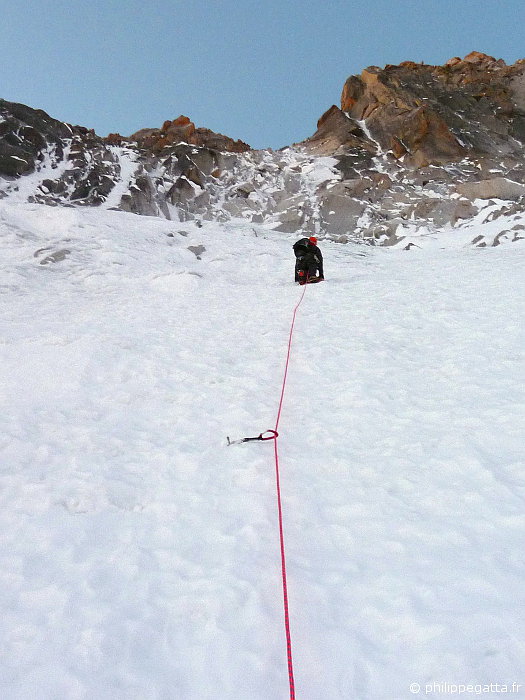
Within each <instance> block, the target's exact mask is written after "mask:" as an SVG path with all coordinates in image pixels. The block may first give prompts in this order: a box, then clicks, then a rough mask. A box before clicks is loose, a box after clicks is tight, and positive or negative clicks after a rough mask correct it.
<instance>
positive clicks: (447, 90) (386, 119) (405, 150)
mask: <svg viewBox="0 0 525 700" xmlns="http://www.w3.org/2000/svg"><path fill="white" fill-rule="evenodd" d="M524 94H525V77H524V68H523V64H522V62H521V61H518V62H517V63H516V64H514V65H513V66H506V64H505V62H504V61H502V60H501V59H499V60H497V59H496V58H494V57H493V56H488V55H487V54H484V53H480V52H477V51H473V52H471V53H470V54H468V55H467V56H466V57H465V58H464V59H461V58H459V57H457V56H456V57H454V58H452V59H450V60H449V61H447V62H446V64H445V65H444V66H431V65H426V64H423V63H415V62H414V61H404V62H403V63H401V64H400V65H399V66H394V65H387V66H385V68H383V69H381V68H378V67H377V66H369V67H368V68H366V69H365V70H363V72H362V73H361V75H360V76H355V75H354V76H351V77H349V78H348V80H347V81H346V82H345V84H344V86H343V90H342V93H341V110H342V111H343V112H345V113H347V114H348V115H350V116H351V117H353V118H354V119H355V120H357V121H360V120H365V121H366V125H367V128H368V129H369V130H370V133H371V134H372V136H373V138H374V139H376V140H377V141H378V142H379V144H380V145H381V148H382V149H383V151H391V153H392V155H393V156H394V157H395V158H401V157H403V156H406V157H407V159H406V163H407V164H412V165H414V166H416V167H422V166H424V165H426V164H439V163H444V162H449V161H454V160H459V159H461V158H463V157H464V156H465V155H466V154H467V153H469V151H470V152H472V153H473V154H476V153H480V154H483V153H487V154H490V153H492V152H496V151H497V150H498V149H499V148H503V149H505V148H508V142H509V137H513V138H515V139H517V140H518V141H521V142H524V141H525V116H524V115H523V114H522V112H523V109H522V106H523V102H524V97H523V96H524ZM476 125H479V126H476ZM324 128H325V131H326V128H327V127H324ZM465 134H467V137H466V138H465ZM325 140H326V141H327V142H328V135H327V134H325ZM505 144H507V145H506V146H505Z"/></svg>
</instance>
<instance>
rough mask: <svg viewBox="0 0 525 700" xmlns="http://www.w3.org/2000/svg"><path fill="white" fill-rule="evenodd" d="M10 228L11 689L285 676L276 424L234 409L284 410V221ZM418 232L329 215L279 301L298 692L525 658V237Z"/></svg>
mask: <svg viewBox="0 0 525 700" xmlns="http://www.w3.org/2000/svg"><path fill="white" fill-rule="evenodd" d="M0 236H1V240H2V250H3V255H2V260H1V267H2V278H1V284H0V328H1V334H0V353H1V355H0V481H1V490H0V533H1V534H0V608H1V615H0V640H1V642H0V697H1V698H2V700H57V699H61V700H62V699H67V700H88V699H89V700H91V699H95V698H96V699H97V700H212V699H213V700H240V699H241V698H250V699H251V700H275V699H277V698H286V697H288V680H287V670H286V649H285V640H284V628H283V620H282V617H283V616H282V593H281V578H280V577H281V573H280V559H279V542H278V530H277V512H276V500H275V480H274V464H273V449H272V443H265V444H257V443H248V444H243V445H237V446H232V447H226V436H227V435H229V436H231V437H232V438H237V437H242V436H245V435H257V434H258V433H259V432H261V431H263V430H266V429H267V428H271V427H273V425H274V422H275V416H276V411H277V404H278V399H279V391H280V387H281V380H282V372H283V368H284V360H285V353H286V343H287V337H288V331H289V327H290V322H291V312H292V309H293V307H294V305H295V303H296V302H297V300H298V297H299V293H300V289H299V288H297V287H295V286H294V284H293V283H292V282H291V280H292V277H293V260H292V255H291V243H292V242H293V239H292V238H288V237H285V236H283V234H277V233H275V232H273V231H271V230H268V229H264V228H263V227H255V226H253V225H241V224H239V225H237V226H235V225H223V226H219V225H218V224H211V223H210V224H208V225H205V226H203V227H202V228H198V227H197V226H195V225H193V224H191V223H185V224H181V223H176V222H169V221H165V220H160V219H154V218H149V217H148V218H145V217H142V218H141V217H136V216H134V215H130V214H124V213H121V212H113V211H103V210H100V209H98V210H97V209H89V210H88V209H82V210H81V209H74V208H51V207H44V206H37V205H30V204H10V203H7V204H3V205H2V206H1V208H0ZM423 239H424V237H422V238H421V239H418V244H419V243H421V241H423V242H424V240H423ZM429 240H430V242H431V245H430V246H429V247H428V248H425V247H423V249H421V250H419V249H416V248H413V249H411V250H410V251H403V250H386V249H371V248H365V247H357V246H350V245H347V246H342V245H337V244H335V243H328V242H327V243H325V244H324V245H322V248H323V252H324V254H325V269H326V275H327V281H326V282H325V283H323V284H320V285H315V286H312V287H308V288H307V291H306V294H305V297H304V301H303V304H302V306H301V308H300V310H299V314H298V317H297V323H296V331H295V336H294V344H293V348H292V359H291V365H290V371H289V377H288V386H287V393H286V396H285V405H284V410H283V414H282V418H281V423H280V430H281V437H280V440H279V445H280V447H279V450H280V459H281V479H282V483H281V487H282V495H283V508H284V524H285V538H286V549H287V565H288V586H289V596H290V614H291V632H292V643H293V652H294V663H295V676H296V686H297V698H298V699H300V700H339V699H341V700H343V699H344V700H348V699H349V698H352V699H355V700H399V699H401V698H409V697H413V695H412V693H411V692H410V690H409V686H410V684H412V683H419V684H420V685H421V694H422V695H424V696H425V697H429V698H435V697H442V694H441V693H439V692H437V691H436V692H434V689H432V688H430V689H429V688H427V690H428V692H425V686H426V684H432V683H443V682H448V683H479V684H484V683H509V684H510V683H512V682H518V683H525V647H524V644H523V629H524V623H525V592H524V587H523V580H524V577H525V555H524V548H523V542H524V541H525V539H524V535H525V515H524V512H523V506H524V497H525V477H524V473H523V443H522V438H523V434H524V427H525V426H524V415H525V412H524V410H523V408H524V396H523V350H522V349H523V345H524V343H523V336H522V332H521V328H522V321H523V318H522V301H521V296H522V294H521V292H522V291H523V277H522V269H523V256H524V249H523V247H522V246H519V247H518V246H516V245H512V246H501V247H498V248H486V249H473V248H471V247H463V243H462V242H461V241H454V240H453V233H452V232H450V233H449V234H447V236H445V237H444V239H443V241H444V243H443V244H442V245H438V244H437V243H436V242H435V239H434V238H432V239H429ZM200 245H203V246H204V247H205V248H206V250H205V251H204V252H202V253H201V255H200V256H199V257H200V258H201V259H198V257H197V256H196V255H195V253H194V252H192V251H190V250H188V247H189V246H200ZM196 250H197V251H198V250H199V249H198V248H197V249H196ZM53 260H56V262H53ZM524 690H525V688H524V686H523V685H522V687H521V694H520V693H517V694H514V695H513V697H524V696H525V692H524ZM483 697H500V695H496V694H491V693H490V692H487V693H485V694H484V695H483Z"/></svg>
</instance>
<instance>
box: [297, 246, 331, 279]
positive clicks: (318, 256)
mask: <svg viewBox="0 0 525 700" xmlns="http://www.w3.org/2000/svg"><path fill="white" fill-rule="evenodd" d="M293 251H294V253H295V258H296V260H295V281H296V282H299V284H305V283H306V281H307V280H308V282H320V281H321V280H324V272H323V255H322V253H321V251H320V250H319V248H318V247H317V238H316V237H315V236H310V238H301V239H300V240H298V241H297V242H296V243H294V245H293Z"/></svg>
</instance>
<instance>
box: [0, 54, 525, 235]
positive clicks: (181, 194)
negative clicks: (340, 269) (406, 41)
mask: <svg viewBox="0 0 525 700" xmlns="http://www.w3.org/2000/svg"><path fill="white" fill-rule="evenodd" d="M524 144H525V60H521V61H518V62H517V63H515V64H514V65H512V66H507V65H506V64H505V63H504V61H502V60H497V59H495V58H493V57H491V56H486V55H485V54H481V53H476V52H472V53H470V54H468V55H467V56H466V57H465V58H463V59H461V58H457V57H455V58H452V59H450V60H449V61H447V63H446V64H445V65H443V66H430V65H425V64H420V63H413V62H409V61H408V62H404V63H402V64H400V65H399V66H390V65H389V66H386V67H385V68H382V69H381V68H378V67H375V66H371V67H369V68H366V69H365V70H364V71H363V72H362V73H361V75H360V76H351V77H350V78H348V80H347V81H346V82H345V84H344V86H343V91H342V96H341V106H340V107H337V106H336V105H332V106H331V107H330V108H329V109H328V110H327V111H326V112H325V113H324V114H323V115H322V116H321V118H320V119H319V121H318V123H317V130H316V131H315V133H314V134H313V135H312V136H311V137H310V138H309V139H307V140H306V141H304V142H302V143H298V144H294V145H293V146H291V147H289V148H284V149H281V150H280V151H276V152H274V151H272V150H270V149H269V150H260V151H256V150H252V149H250V147H249V146H248V145H247V144H245V143H243V142H242V141H236V140H234V139H232V138H230V137H227V136H223V135H221V134H216V133H214V132H212V131H210V130H209V129H204V128H200V127H196V126H195V124H194V123H193V122H192V121H191V120H190V119H189V118H188V117H185V116H180V117H178V118H176V119H174V120H168V121H166V122H164V124H163V125H162V126H161V127H160V128H158V129H141V130H140V131H138V132H136V133H135V134H132V135H131V136H129V137H125V136H121V135H119V134H110V135H109V136H108V137H106V138H101V137H100V136H98V135H97V134H95V133H94V131H93V130H89V129H86V128H84V127H80V126H72V125H69V124H64V123H63V122H60V121H58V120H56V119H53V118H51V117H50V116H49V115H47V114H46V113H45V112H42V111H41V110H34V109H31V108H30V107H26V106H24V105H19V104H14V103H9V102H6V101H0V198H2V197H10V196H13V197H15V196H16V197H24V198H26V199H29V200H30V201H34V202H39V203H45V204H49V205H55V206H56V205H64V204H66V205H69V206H71V205H84V206H89V205H97V206H104V207H108V208H114V209H120V210H122V211H126V212H131V213H134V214H141V215H147V216H162V217H166V218H169V219H177V220H179V221H185V220H188V219H194V220H197V221H206V220H216V221H222V222H225V221H230V220H234V219H238V218H241V219H244V220H247V221H250V222H253V223H254V224H265V225H267V226H271V227H272V228H273V229H275V230H278V231H282V232H283V233H299V232H306V231H308V232H316V233H317V235H318V236H324V237H325V238H331V239H332V240H336V241H341V242H346V241H359V242H365V243H369V244H372V245H405V243H406V247H407V248H410V247H411V246H413V243H412V241H411V239H410V236H411V235H413V234H414V232H417V231H419V230H424V231H426V232H432V231H438V230H441V229H442V228H443V227H448V228H449V229H451V230H453V229H454V228H459V227H462V226H468V225H469V222H470V221H472V220H473V218H474V217H476V221H484V220H487V221H488V220H490V221H497V219H498V217H499V216H502V217H507V219H508V217H515V218H516V221H515V222H513V226H512V227H510V228H509V230H508V231H506V232H498V231H496V233H495V234H494V235H493V236H492V239H491V238H490V237H489V238H486V237H485V236H483V237H482V238H481V239H480V238H479V236H476V235H473V238H472V242H473V244H474V245H478V246H486V245H499V244H501V243H503V242H507V241H518V240H520V241H521V240H523V238H524V236H523V235H522V233H521V231H522V229H516V228H515V226H522V223H521V219H520V217H522V215H523V216H525V147H524ZM22 183H23V184H24V186H23V187H22V186H21V185H22ZM484 208H487V215H486V217H485V215H484V214H483V213H482V212H483V210H484ZM489 217H490V219H489ZM495 228H497V226H496V227H495ZM500 234H501V235H500ZM407 240H408V242H407Z"/></svg>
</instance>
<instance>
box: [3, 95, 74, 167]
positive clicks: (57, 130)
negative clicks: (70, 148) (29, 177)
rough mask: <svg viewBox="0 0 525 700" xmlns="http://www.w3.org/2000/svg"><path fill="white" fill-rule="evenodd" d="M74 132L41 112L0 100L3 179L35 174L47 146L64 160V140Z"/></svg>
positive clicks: (53, 153) (55, 155) (56, 156)
mask: <svg viewBox="0 0 525 700" xmlns="http://www.w3.org/2000/svg"><path fill="white" fill-rule="evenodd" d="M70 136H71V130H70V129H69V128H68V127H67V126H66V125H65V124H63V123H62V122H59V121H57V120H56V119H52V118H51V117H50V116H49V115H48V114H46V113H45V112H43V111H42V110H40V109H31V108H30V107H26V106H25V105H22V104H18V103H16V102H6V101H5V100H0V175H6V176H8V177H17V176H19V175H25V174H27V173H31V172H33V171H34V170H35V167H36V164H37V163H38V162H41V161H42V160H43V155H42V151H43V150H44V149H46V148H47V147H48V146H49V148H50V151H51V152H52V155H53V156H54V157H55V158H56V159H58V160H59V159H60V158H62V157H63V140H64V139H67V138H68V137H70Z"/></svg>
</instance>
